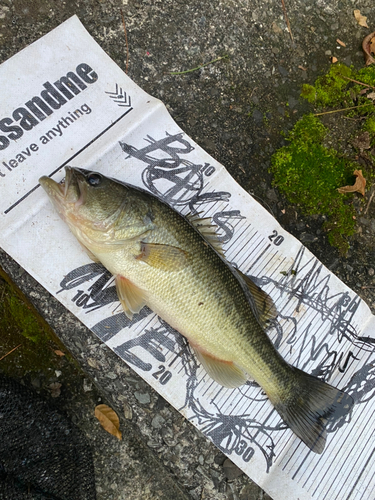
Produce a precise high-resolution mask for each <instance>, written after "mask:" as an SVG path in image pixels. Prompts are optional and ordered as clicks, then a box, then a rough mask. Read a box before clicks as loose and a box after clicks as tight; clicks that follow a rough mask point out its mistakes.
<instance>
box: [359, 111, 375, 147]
mask: <svg viewBox="0 0 375 500" xmlns="http://www.w3.org/2000/svg"><path fill="white" fill-rule="evenodd" d="M362 128H363V130H364V131H366V132H368V133H369V134H370V139H371V146H374V145H375V116H369V117H368V118H367V120H366V121H365V123H364V124H363V127H362Z"/></svg>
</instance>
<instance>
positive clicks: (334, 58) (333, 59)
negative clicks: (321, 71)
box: [331, 56, 338, 64]
mask: <svg viewBox="0 0 375 500" xmlns="http://www.w3.org/2000/svg"><path fill="white" fill-rule="evenodd" d="M337 61H338V59H337V57H335V56H332V57H331V63H332V64H335V63H337Z"/></svg>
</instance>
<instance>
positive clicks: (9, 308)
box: [1, 295, 43, 342]
mask: <svg viewBox="0 0 375 500" xmlns="http://www.w3.org/2000/svg"><path fill="white" fill-rule="evenodd" d="M2 309H3V310H2V311H1V313H2V317H3V319H4V320H5V321H7V322H14V326H15V327H16V328H18V330H19V331H20V333H21V334H22V335H23V336H24V337H26V338H27V339H29V340H32V341H33V342H38V341H40V340H41V339H42V338H43V336H42V335H41V332H40V326H39V324H38V322H37V321H36V319H35V317H34V315H33V314H32V313H31V311H30V310H29V309H28V308H27V306H26V305H25V304H24V303H22V302H21V301H20V300H19V299H18V298H17V297H16V296H14V295H7V296H6V297H5V300H4V303H3V304H2Z"/></svg>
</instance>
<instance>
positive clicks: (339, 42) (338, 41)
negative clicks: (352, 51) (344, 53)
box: [336, 38, 346, 47]
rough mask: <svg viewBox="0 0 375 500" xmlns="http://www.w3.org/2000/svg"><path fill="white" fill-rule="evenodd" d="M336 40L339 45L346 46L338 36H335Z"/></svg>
mask: <svg viewBox="0 0 375 500" xmlns="http://www.w3.org/2000/svg"><path fill="white" fill-rule="evenodd" d="M336 42H337V43H338V44H339V45H341V47H346V43H345V42H342V41H341V40H340V39H339V38H336Z"/></svg>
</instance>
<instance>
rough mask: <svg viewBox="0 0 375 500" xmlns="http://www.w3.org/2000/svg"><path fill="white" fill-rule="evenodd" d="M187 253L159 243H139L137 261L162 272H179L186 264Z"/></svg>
mask: <svg viewBox="0 0 375 500" xmlns="http://www.w3.org/2000/svg"><path fill="white" fill-rule="evenodd" d="M186 257H187V253H186V252H185V251H184V250H182V249H181V248H178V247H174V246H172V245H162V244H159V243H145V242H143V241H142V242H141V253H140V254H139V255H137V257H136V259H137V260H142V261H143V262H146V264H148V265H149V266H152V267H155V268H157V269H161V270H163V271H179V270H180V269H183V268H184V267H185V266H186V264H187V259H186Z"/></svg>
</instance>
